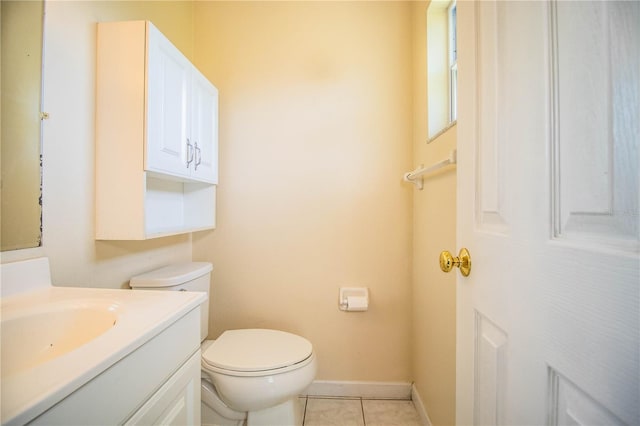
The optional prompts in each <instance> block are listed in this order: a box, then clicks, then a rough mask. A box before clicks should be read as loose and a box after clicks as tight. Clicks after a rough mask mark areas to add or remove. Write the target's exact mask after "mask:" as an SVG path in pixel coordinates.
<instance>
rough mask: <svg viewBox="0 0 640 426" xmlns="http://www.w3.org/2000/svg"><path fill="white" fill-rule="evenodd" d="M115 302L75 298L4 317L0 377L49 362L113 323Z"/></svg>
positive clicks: (98, 333) (113, 324) (91, 338)
mask: <svg viewBox="0 0 640 426" xmlns="http://www.w3.org/2000/svg"><path fill="white" fill-rule="evenodd" d="M117 310H118V304H117V303H115V302H113V303H109V302H108V301H94V300H75V301H74V302H73V303H58V304H53V305H47V306H46V307H44V308H40V309H38V310H36V311H35V312H27V313H22V314H21V315H20V316H17V317H14V318H3V320H2V340H3V341H5V342H11V344H8V345H2V377H3V378H4V377H5V376H9V375H12V374H16V373H18V372H20V371H24V370H26V369H30V368H34V367H36V366H37V365H39V364H42V363H45V362H48V361H51V360H52V359H54V358H57V357H59V356H61V355H64V354H66V353H68V352H70V351H73V350H75V349H77V348H79V347H81V346H83V345H85V344H87V343H88V342H90V341H91V340H93V339H95V338H97V337H98V336H100V335H102V334H103V333H105V332H107V331H108V330H110V329H111V328H112V327H113V326H115V325H116V323H117V320H118V317H117Z"/></svg>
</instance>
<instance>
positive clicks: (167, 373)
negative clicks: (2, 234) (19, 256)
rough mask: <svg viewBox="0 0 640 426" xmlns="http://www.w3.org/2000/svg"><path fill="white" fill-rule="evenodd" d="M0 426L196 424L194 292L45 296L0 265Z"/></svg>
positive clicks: (37, 275)
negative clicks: (0, 358) (0, 331)
mask: <svg viewBox="0 0 640 426" xmlns="http://www.w3.org/2000/svg"><path fill="white" fill-rule="evenodd" d="M1 274H2V301H1V304H2V307H1V309H2V336H1V337H2V360H1V361H2V362H1V364H0V365H1V382H2V383H1V384H2V395H1V398H2V404H1V410H2V411H1V418H0V420H1V422H2V424H3V425H21V424H33V425H38V424H42V425H87V424H132V425H133V424H175V425H178V424H199V423H200V305H201V303H202V302H203V301H205V299H206V296H205V295H204V294H203V293H197V292H155V291H135V290H112V289H91V288H67V287H53V286H52V285H51V281H50V275H49V263H48V260H47V259H46V258H39V259H33V260H28V261H23V262H15V263H9V264H3V265H1Z"/></svg>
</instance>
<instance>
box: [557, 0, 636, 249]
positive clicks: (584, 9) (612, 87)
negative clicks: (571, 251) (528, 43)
mask: <svg viewBox="0 0 640 426" xmlns="http://www.w3.org/2000/svg"><path fill="white" fill-rule="evenodd" d="M634 9H637V5H634V4H633V3H631V2H630V3H628V4H627V3H613V2H612V3H609V2H583V3H580V4H568V3H564V2H559V3H557V4H556V3H553V4H552V7H551V14H552V16H551V25H552V27H551V32H552V35H553V38H552V46H553V52H552V53H553V58H552V61H553V68H552V82H553V106H554V110H553V113H554V116H553V121H552V123H553V124H552V126H553V127H552V140H551V142H552V153H553V154H554V158H553V167H554V177H555V179H554V180H553V197H554V202H555V212H554V213H555V214H554V236H555V238H558V239H562V240H565V241H567V242H570V243H573V244H592V245H594V246H595V247H596V249H600V248H602V247H610V248H614V249H619V250H623V251H628V252H630V253H635V252H637V251H638V243H639V240H640V233H639V231H640V228H639V221H638V217H637V216H634V215H633V214H631V213H632V212H634V211H636V212H637V211H638V188H639V186H638V179H637V176H638V175H637V170H638V162H639V161H640V160H639V157H638V149H637V143H636V144H635V146H633V145H632V144H631V143H629V140H630V139H631V140H633V139H635V140H636V141H637V139H638V138H639V137H640V133H639V132H638V126H637V121H638V117H640V111H638V109H637V104H638V102H637V96H638V91H639V90H640V87H638V82H637V78H635V79H634V71H635V74H636V75H637V70H638V68H639V67H640V63H639V61H638V57H639V56H638V54H637V46H638V40H637V37H638V34H637V32H638V31H637V28H638V25H640V24H639V21H638V20H637V19H636V20H635V21H634V20H633V17H634ZM636 13H637V12H636ZM634 25H635V28H634ZM634 38H635V40H634ZM634 46H635V50H634ZM633 52H635V53H633ZM634 93H635V98H636V100H635V101H634V100H633V99H632V97H633V96H634ZM634 171H635V172H636V173H635V174H634Z"/></svg>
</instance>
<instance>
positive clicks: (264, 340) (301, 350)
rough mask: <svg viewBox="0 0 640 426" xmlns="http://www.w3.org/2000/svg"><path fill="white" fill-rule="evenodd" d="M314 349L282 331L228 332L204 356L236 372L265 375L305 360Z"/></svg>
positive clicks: (214, 364) (215, 365)
mask: <svg viewBox="0 0 640 426" xmlns="http://www.w3.org/2000/svg"><path fill="white" fill-rule="evenodd" d="M312 350H313V347H312V346H311V342H309V341H308V340H307V339H305V338H304V337H300V336H296V335H295V334H291V333H287V332H284V331H278V330H265V329H244V330H227V331H225V332H224V333H222V335H220V337H218V338H217V339H216V340H215V341H214V342H213V343H212V344H211V345H210V346H209V347H208V348H207V349H206V350H205V351H204V353H203V354H202V360H203V361H204V362H205V363H206V364H208V365H210V366H212V367H217V368H223V369H225V370H233V371H263V370H273V369H276V368H282V367H286V366H289V365H293V364H296V363H298V362H300V361H303V360H305V359H306V358H308V357H309V356H310V355H311V351H312Z"/></svg>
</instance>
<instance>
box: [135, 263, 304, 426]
mask: <svg viewBox="0 0 640 426" xmlns="http://www.w3.org/2000/svg"><path fill="white" fill-rule="evenodd" d="M212 269H213V266H212V265H211V264H210V263H207V262H188V263H181V264H176V265H170V266H166V267H164V268H160V269H156V270H153V271H150V272H147V273H145V274H142V275H138V276H136V277H133V278H131V281H130V283H129V285H130V286H131V288H133V289H146V290H176V291H202V292H206V293H207V295H209V283H210V279H211V271H212ZM208 300H209V299H208V298H207V302H205V303H203V305H202V307H201V311H202V315H201V326H200V327H201V335H200V336H201V340H202V342H203V343H202V346H201V350H202V380H201V384H202V386H201V390H202V393H201V394H202V413H201V417H202V424H203V425H220V426H227V425H229V426H231V425H234V426H242V425H245V424H246V425H247V426H253V425H298V426H299V425H302V410H301V406H300V403H299V402H298V395H299V394H300V393H301V392H302V391H303V390H304V389H305V388H306V387H307V386H309V385H310V384H311V382H312V381H313V379H314V377H315V374H316V368H317V366H316V357H315V354H314V353H313V346H312V345H311V343H310V342H309V341H308V340H307V339H305V338H303V337H300V336H296V335H295V334H291V333H286V332H284V331H278V330H266V329H240V330H228V331H225V332H224V333H222V334H221V335H220V337H218V339H216V340H205V339H206V337H207V334H208V329H209V303H208Z"/></svg>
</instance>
